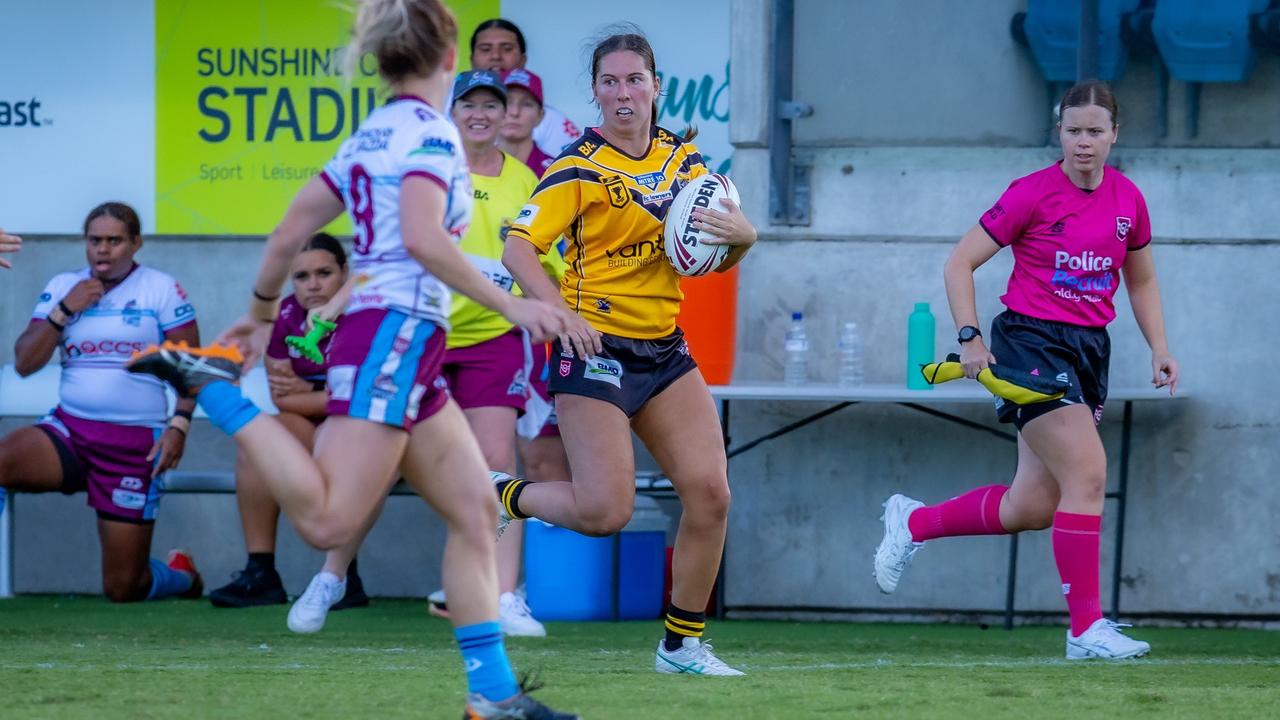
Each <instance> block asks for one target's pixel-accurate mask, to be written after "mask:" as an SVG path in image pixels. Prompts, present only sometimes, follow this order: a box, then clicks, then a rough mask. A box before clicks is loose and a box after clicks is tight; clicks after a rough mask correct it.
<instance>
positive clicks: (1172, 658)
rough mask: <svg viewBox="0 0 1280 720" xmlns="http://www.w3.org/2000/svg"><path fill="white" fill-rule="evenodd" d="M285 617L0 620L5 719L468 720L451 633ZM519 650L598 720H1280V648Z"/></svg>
mask: <svg viewBox="0 0 1280 720" xmlns="http://www.w3.org/2000/svg"><path fill="white" fill-rule="evenodd" d="M285 612H286V607H285V606H277V607H271V608H256V609H252V610H217V609H214V608H212V607H211V606H209V605H208V604H207V603H205V602H191V601H186V602H181V601H171V602H161V603H147V604H137V605H124V606H112V605H110V604H109V603H107V602H106V601H104V600H100V599H97V598H84V597H70V598H68V597H23V598H18V599H14V600H2V601H0V678H2V679H3V680H2V682H0V693H2V694H3V700H0V718H6V719H11V718H59V719H61V718H182V719H183V720H191V719H194V718H205V717H210V718H213V717H217V718H281V719H282V720H293V719H294V718H350V719H352V720H355V719H363V718H457V717H459V716H460V715H461V707H462V695H463V694H462V672H461V668H460V664H459V662H458V658H457V654H456V652H455V650H454V647H453V643H452V635H451V632H450V628H449V626H448V625H447V624H446V623H445V622H444V621H441V620H438V619H435V618H431V617H429V616H428V615H427V614H426V611H425V609H424V605H423V604H421V603H416V602H401V601H382V602H376V603H375V604H374V605H373V606H372V607H370V608H368V609H363V610H353V611H347V612H341V613H335V614H333V615H330V621H329V626H328V627H327V628H326V629H325V630H324V632H322V633H320V634H318V635H315V636H310V637H301V636H297V635H293V634H291V633H290V632H289V631H288V630H287V629H286V628H285V625H284V617H285ZM549 629H550V632H551V635H552V637H550V638H547V639H542V640H528V639H525V640H521V639H517V640H514V641H511V642H509V644H508V647H509V648H510V649H511V652H512V656H513V658H514V660H515V662H516V664H517V667H518V668H519V669H521V670H537V671H538V672H539V673H540V674H541V676H542V678H543V679H544V680H545V681H546V683H547V688H546V689H545V690H543V691H542V692H541V693H540V696H541V697H543V698H544V699H546V700H547V701H548V702H550V703H551V704H552V705H553V706H555V707H558V708H563V709H572V710H576V711H578V712H580V713H582V714H583V716H584V717H586V718H591V719H597V718H608V719H610V720H612V719H614V718H673V719H675V718H680V719H682V720H686V719H693V718H732V719H733V720H746V719H752V718H819V717H850V718H851V717H858V718H882V717H883V718H953V717H956V718H959V717H974V718H984V719H994V718H1016V719H1017V720H1026V719H1027V718H1050V717H1071V718H1077V719H1079V718H1085V717H1095V718H1111V717H1124V718H1130V717H1152V718H1280V633H1274V632H1271V633H1268V632H1254V631H1234V630H1182V629H1178V630H1172V629H1151V630H1141V631H1139V632H1137V633H1135V634H1136V635H1137V636H1138V637H1141V638H1143V639H1146V640H1149V641H1150V642H1151V643H1152V646H1153V649H1154V652H1153V656H1152V657H1151V658H1150V659H1147V660H1139V661H1133V662H1128V663H1122V664H1110V665H1104V664H1100V663H1083V664H1081V663H1071V664H1068V663H1067V662H1066V661H1064V660H1061V659H1060V658H1061V657H1062V652H1063V634H1062V633H1063V631H1062V630H1061V629H1059V628H1056V627H1054V628H1049V627H1044V628H1040V627H1033V628H1021V629H1018V630H1015V631H1013V632H1005V631H1003V630H996V629H992V630H981V629H979V628H977V627H973V626H939V625H855V624H835V623H782V622H741V621H740V622H713V623H712V625H711V633H710V637H711V639H712V640H713V642H714V643H715V645H716V646H717V648H718V649H719V650H720V651H722V657H724V658H725V659H726V660H728V661H729V662H730V663H731V664H734V665H737V666H738V667H740V668H742V669H743V670H745V671H747V672H748V677H745V678H736V679H735V678H726V679H711V678H691V677H672V676H666V675H658V674H656V673H654V672H653V669H652V668H653V650H654V647H655V646H656V644H657V639H658V637H659V633H660V625H659V623H658V622H656V621H654V622H644V623H621V624H608V623H582V624H569V623H560V624H555V623H553V624H551V625H550V626H549Z"/></svg>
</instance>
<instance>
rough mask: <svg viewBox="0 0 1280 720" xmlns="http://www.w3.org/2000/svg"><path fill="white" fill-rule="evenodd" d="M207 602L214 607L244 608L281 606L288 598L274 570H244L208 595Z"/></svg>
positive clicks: (278, 574)
mask: <svg viewBox="0 0 1280 720" xmlns="http://www.w3.org/2000/svg"><path fill="white" fill-rule="evenodd" d="M209 602H211V603H213V606H214V607H223V608H246V607H255V606H258V605H283V604H285V603H287V602H289V596H288V595H286V594H285V592H284V583H283V582H281V581H280V573H278V572H276V571H275V568H272V569H269V570H263V569H245V570H242V571H240V572H237V573H236V574H235V575H233V576H232V580H231V582H229V583H227V584H226V585H223V586H222V587H220V588H218V589H217V590H214V591H213V592H211V593H209Z"/></svg>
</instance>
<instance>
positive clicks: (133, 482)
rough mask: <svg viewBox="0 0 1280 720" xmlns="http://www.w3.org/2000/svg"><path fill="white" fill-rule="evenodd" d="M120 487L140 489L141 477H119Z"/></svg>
mask: <svg viewBox="0 0 1280 720" xmlns="http://www.w3.org/2000/svg"><path fill="white" fill-rule="evenodd" d="M120 487H122V488H124V489H125V490H141V489H142V478H136V477H124V478H120Z"/></svg>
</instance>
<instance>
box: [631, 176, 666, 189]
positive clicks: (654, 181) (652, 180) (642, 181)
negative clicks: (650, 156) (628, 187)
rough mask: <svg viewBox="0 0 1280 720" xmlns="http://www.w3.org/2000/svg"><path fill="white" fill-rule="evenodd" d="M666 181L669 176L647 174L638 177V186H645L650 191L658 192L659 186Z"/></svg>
mask: <svg viewBox="0 0 1280 720" xmlns="http://www.w3.org/2000/svg"><path fill="white" fill-rule="evenodd" d="M666 179H667V176H666V175H663V174H662V173H660V172H651V173H645V174H643V175H637V176H636V184H638V185H644V186H645V187H647V188H649V189H650V190H657V189H658V186H659V185H661V184H662V181H663V180H666Z"/></svg>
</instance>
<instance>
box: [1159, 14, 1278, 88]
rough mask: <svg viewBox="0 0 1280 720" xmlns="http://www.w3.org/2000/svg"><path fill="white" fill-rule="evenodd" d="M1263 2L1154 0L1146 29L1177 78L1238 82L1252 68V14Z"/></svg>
mask: <svg viewBox="0 0 1280 720" xmlns="http://www.w3.org/2000/svg"><path fill="white" fill-rule="evenodd" d="M1267 5H1268V0H1214V1H1213V2H1203V0H1159V2H1157V3H1156V8H1155V19H1154V21H1153V22H1152V25H1151V30H1152V33H1153V34H1154V35H1155V40H1156V46H1157V47H1159V48H1160V56H1161V57H1162V58H1164V62H1165V64H1166V65H1168V67H1169V72H1170V74H1171V75H1173V77H1174V78H1176V79H1178V80H1181V81H1182V82H1243V81H1244V80H1245V79H1247V78H1248V77H1249V73H1250V71H1252V70H1253V62H1254V56H1255V52H1254V49H1253V47H1252V45H1251V44H1250V28H1251V26H1252V18H1253V16H1254V15H1257V14H1258V13H1261V12H1262V11H1264V10H1266V9H1267Z"/></svg>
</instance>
